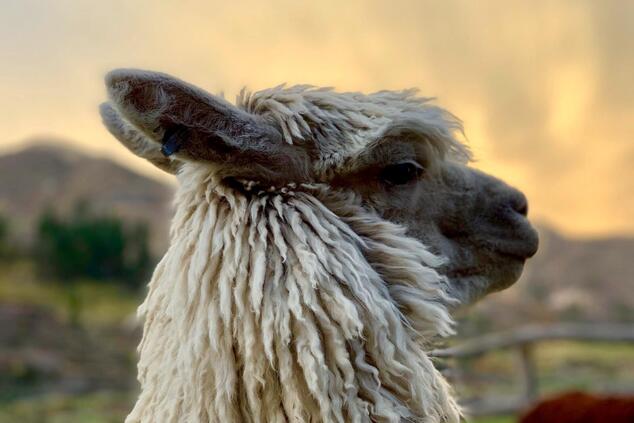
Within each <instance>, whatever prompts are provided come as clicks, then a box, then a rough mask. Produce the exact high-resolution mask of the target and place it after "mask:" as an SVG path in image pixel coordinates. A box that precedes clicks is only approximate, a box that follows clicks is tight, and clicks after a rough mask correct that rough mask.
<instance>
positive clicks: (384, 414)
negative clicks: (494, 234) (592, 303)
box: [126, 163, 460, 423]
mask: <svg viewBox="0 0 634 423" xmlns="http://www.w3.org/2000/svg"><path fill="white" fill-rule="evenodd" d="M178 177H179V180H180V188H179V191H178V193H177V198H176V201H175V204H176V205H177V209H176V215H175V218H174V221H173V224H172V228H171V238H172V239H171V246H170V249H169V250H168V252H167V253H166V255H165V256H164V257H163V259H162V260H161V262H160V264H159V265H158V267H157V268H156V270H155V272H154V275H153V277H152V280H151V282H150V284H149V292H148V295H147V298H146V299H145V301H144V303H143V304H142V306H141V307H140V308H139V313H140V315H141V316H142V317H143V318H144V319H145V324H144V333H143V340H142V342H141V344H140V346H139V353H140V361H139V365H138V371H139V381H140V383H141V393H140V396H139V399H138V401H137V403H136V405H135V407H134V409H133V411H132V412H131V414H130V415H129V416H128V418H127V420H126V422H128V423H131V422H156V421H188V422H265V421H268V422H278V421H279V422H282V421H297V422H309V421H324V422H330V421H333V422H334V421H336V422H344V421H370V420H372V421H375V420H376V421H383V420H385V421H391V422H400V421H402V420H408V421H421V422H422V421H424V422H445V421H447V422H458V421H459V419H460V412H459V409H458V406H457V404H456V403H455V401H454V399H453V396H452V393H451V390H450V388H449V386H448V384H447V382H446V381H445V380H444V378H443V377H442V376H441V375H440V373H439V372H438V371H437V370H436V369H435V368H434V366H433V363H432V361H431V359H430V358H429V357H428V356H427V354H426V353H425V350H426V345H428V342H429V341H431V339H432V338H433V337H435V336H437V335H446V334H449V333H451V331H452V329H451V327H452V321H451V318H450V317H449V315H448V312H447V310H446V308H445V304H446V303H447V302H450V301H451V299H449V298H447V297H446V294H445V292H446V289H445V288H446V287H445V284H446V280H445V279H444V278H443V277H442V276H440V275H439V274H438V273H437V272H436V270H435V268H436V267H437V266H438V265H439V264H440V263H441V260H439V258H438V257H436V256H434V255H432V254H431V253H429V252H428V251H427V250H426V249H425V247H424V246H423V245H422V244H421V243H420V242H418V241H417V240H415V239H413V238H410V237H407V236H405V232H404V229H403V228H402V227H400V226H398V225H395V224H392V223H389V222H387V221H385V220H382V219H380V218H379V217H378V216H377V215H376V214H373V213H372V212H370V211H367V210H365V209H363V208H362V207H361V205H360V201H357V199H355V198H354V197H350V196H349V197H347V198H342V195H344V194H341V193H338V192H336V191H333V190H332V189H329V188H327V187H325V186H320V185H311V186H298V187H295V188H292V189H287V188H284V189H273V190H268V191H260V190H259V189H258V188H256V187H255V186H249V187H248V189H247V190H246V191H245V192H242V191H239V190H237V189H235V188H234V187H228V186H227V185H226V184H223V183H221V182H220V181H219V179H218V178H217V177H216V176H215V175H214V173H213V171H210V168H209V167H204V166H200V165H197V164H189V163H187V164H185V165H184V166H183V167H182V168H181V170H180V173H179V175H178ZM347 195H350V194H347Z"/></svg>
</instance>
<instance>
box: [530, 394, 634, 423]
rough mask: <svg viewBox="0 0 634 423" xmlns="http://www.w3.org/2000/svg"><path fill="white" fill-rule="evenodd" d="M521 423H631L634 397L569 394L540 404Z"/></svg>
mask: <svg viewBox="0 0 634 423" xmlns="http://www.w3.org/2000/svg"><path fill="white" fill-rule="evenodd" d="M520 423H634V397H601V396H596V395H591V394H586V393H583V392H569V393H565V394H563V395H560V396H557V397H554V398H551V399H547V400H544V401H542V402H540V403H539V404H537V405H536V406H535V407H533V409H532V410H530V411H529V412H528V413H526V414H525V415H524V417H522V418H521V420H520Z"/></svg>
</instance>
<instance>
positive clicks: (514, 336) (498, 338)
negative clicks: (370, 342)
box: [430, 324, 634, 416]
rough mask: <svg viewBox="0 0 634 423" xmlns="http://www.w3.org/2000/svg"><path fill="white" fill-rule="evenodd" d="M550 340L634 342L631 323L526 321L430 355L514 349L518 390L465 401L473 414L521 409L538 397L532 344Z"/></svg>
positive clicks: (462, 355)
mask: <svg viewBox="0 0 634 423" xmlns="http://www.w3.org/2000/svg"><path fill="white" fill-rule="evenodd" d="M552 340H569V341H582V342H625V343H634V325H624V324H559V325H549V326H543V325H530V326H524V327H521V328H519V329H516V330H513V331H509V332H501V333H494V334H489V335H484V336H481V337H478V338H472V339H469V340H466V341H464V342H462V343H461V344H459V345H456V346H454V347H451V348H447V349H442V350H435V351H432V352H431V353H430V355H431V356H433V357H437V358H453V359H458V360H459V359H465V358H471V357H477V356H481V355H484V354H487V353H489V352H491V351H499V350H501V349H514V350H516V351H517V354H518V357H519V361H518V362H519V367H520V369H519V374H520V377H521V383H522V391H521V394H520V395H519V396H518V397H517V398H515V399H511V400H508V399H507V400H503V401H501V400H499V399H486V400H479V401H475V402H469V403H466V404H465V407H466V408H467V410H468V411H469V414H471V415H473V416H479V415H494V414H511V413H516V412H518V411H519V410H522V409H525V408H526V407H528V406H530V405H531V404H533V403H534V402H535V401H536V400H537V399H538V398H539V386H538V378H537V368H536V363H535V358H534V354H533V351H534V348H535V345H536V344H538V343H542V342H545V341H552ZM633 359H634V358H633Z"/></svg>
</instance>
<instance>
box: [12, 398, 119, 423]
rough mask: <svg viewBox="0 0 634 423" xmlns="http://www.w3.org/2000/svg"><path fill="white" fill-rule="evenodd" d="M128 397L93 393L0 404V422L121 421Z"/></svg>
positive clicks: (61, 422)
mask: <svg viewBox="0 0 634 423" xmlns="http://www.w3.org/2000/svg"><path fill="white" fill-rule="evenodd" d="M130 399H131V398H130V396H128V395H124V394H121V393H111V392H102V393H97V394H93V395H82V396H73V397H70V396H59V395H47V396H44V397H40V398H36V399H29V400H20V401H14V402H12V403H8V404H0V423H15V422H20V423H115V422H116V423H120V422H122V421H123V419H124V418H125V416H126V415H127V413H128V412H129V410H130V407H131V401H130Z"/></svg>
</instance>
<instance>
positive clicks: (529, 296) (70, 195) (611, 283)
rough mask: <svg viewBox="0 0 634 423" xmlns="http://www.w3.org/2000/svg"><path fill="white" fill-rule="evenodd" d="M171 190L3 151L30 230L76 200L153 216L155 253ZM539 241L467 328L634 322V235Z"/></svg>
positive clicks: (80, 158)
mask: <svg viewBox="0 0 634 423" xmlns="http://www.w3.org/2000/svg"><path fill="white" fill-rule="evenodd" d="M172 193H173V189H172V187H170V186H168V185H166V184H164V183H161V182H159V181H156V180H154V179H151V178H147V177H145V176H141V175H139V174H137V173H135V172H134V171H132V170H130V169H128V168H126V167H123V166H121V165H118V164H116V163H115V162H113V161H111V160H108V159H103V158H96V157H92V156H90V155H87V154H85V153H82V152H79V151H77V150H73V149H69V148H65V147H60V146H58V145H53V144H50V143H48V144H40V145H34V146H32V147H28V148H26V149H24V150H22V151H19V152H16V153H11V154H6V155H4V156H0V211H2V213H4V214H6V215H8V217H9V218H10V219H11V222H15V224H16V225H17V227H18V228H17V229H18V231H19V232H22V233H28V229H29V228H31V226H32V225H31V223H32V222H33V221H34V220H35V219H36V218H37V216H39V214H40V213H41V212H42V211H43V210H44V209H46V208H47V207H53V208H54V209H56V210H59V211H61V212H66V211H68V210H70V209H71V208H72V207H73V206H74V204H75V203H76V202H77V201H80V200H85V201H87V202H89V203H90V204H91V205H92V207H93V209H95V210H96V211H103V212H112V213H116V214H117V215H120V216H122V217H124V218H126V219H129V220H134V221H140V220H142V221H147V222H148V223H149V224H150V226H151V228H152V231H151V233H152V235H153V246H155V250H156V251H157V253H160V252H162V251H163V250H164V248H165V247H166V243H167V233H168V225H169V220H170V216H171V207H170V204H171V197H172ZM540 235H541V244H540V245H541V246H540V250H539V252H538V253H537V255H536V256H535V257H534V258H533V259H532V260H530V261H529V263H528V265H527V268H526V271H525V272H524V275H523V276H522V278H521V280H520V281H519V282H518V283H517V284H516V285H514V286H513V287H512V288H510V289H508V290H506V291H504V292H501V293H498V294H494V295H492V296H490V297H488V298H487V299H485V300H483V301H482V302H480V303H479V304H478V305H477V306H476V307H474V308H473V309H472V310H470V311H469V312H468V313H467V315H466V318H465V323H466V325H465V326H464V327H465V330H467V331H468V330H469V328H470V327H471V328H473V327H474V326H487V327H488V328H491V329H495V328H498V329H499V328H504V327H508V326H513V325H517V324H521V323H524V322H529V321H531V322H534V321H538V322H551V321H561V320H584V319H585V320H593V321H598V320H604V321H607V320H611V321H614V320H619V321H631V322H634V238H603V239H592V240H581V239H568V238H565V237H563V236H561V235H559V234H557V232H555V231H554V230H552V229H548V228H546V227H541V229H540Z"/></svg>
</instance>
